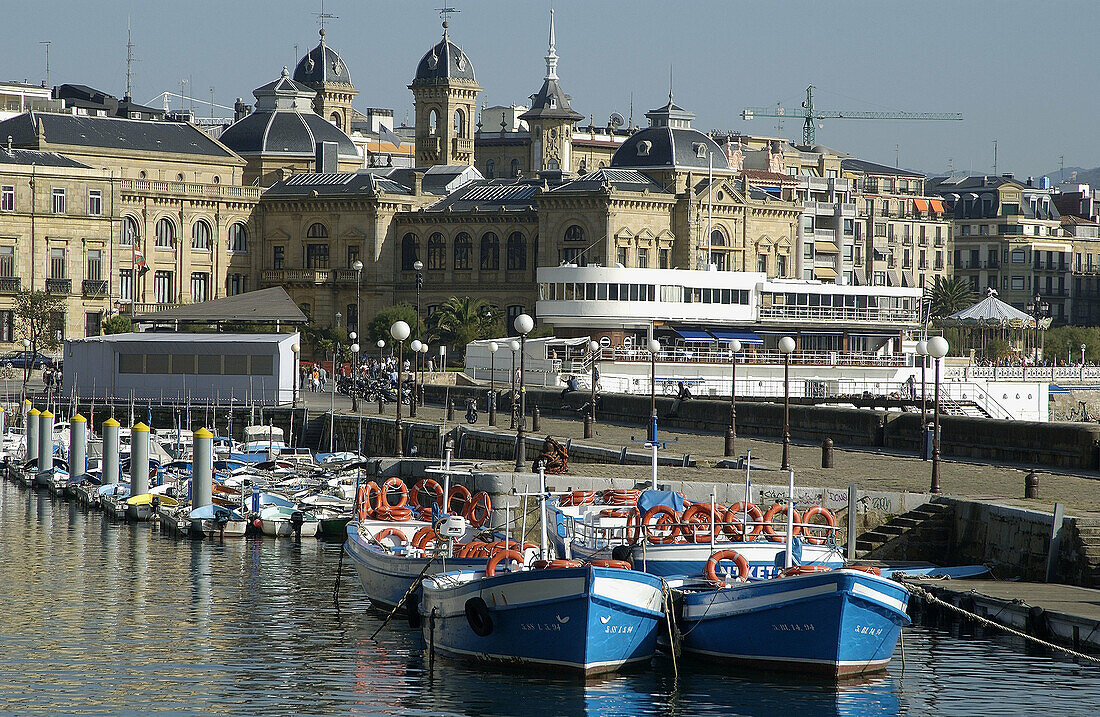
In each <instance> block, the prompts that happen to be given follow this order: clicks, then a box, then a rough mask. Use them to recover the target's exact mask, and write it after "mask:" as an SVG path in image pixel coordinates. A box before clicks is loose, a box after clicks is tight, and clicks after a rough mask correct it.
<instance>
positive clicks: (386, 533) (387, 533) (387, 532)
mask: <svg viewBox="0 0 1100 717" xmlns="http://www.w3.org/2000/svg"><path fill="white" fill-rule="evenodd" d="M391 536H396V537H398V538H400V539H401V542H400V543H398V544H397V545H395V546H393V547H395V548H400V547H403V546H405V545H408V544H409V539H408V538H407V537H406V536H405V533H403V532H402V531H401V529H400V528H383V529H382V530H380V531H378V532H377V533H375V534H374V540H375V542H378V543H381V542H382V541H383V540H385V539H386V538H389V537H391Z"/></svg>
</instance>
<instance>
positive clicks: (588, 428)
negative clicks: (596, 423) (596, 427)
mask: <svg viewBox="0 0 1100 717" xmlns="http://www.w3.org/2000/svg"><path fill="white" fill-rule="evenodd" d="M584 437H585V438H591V437H592V414H591V413H585V414H584Z"/></svg>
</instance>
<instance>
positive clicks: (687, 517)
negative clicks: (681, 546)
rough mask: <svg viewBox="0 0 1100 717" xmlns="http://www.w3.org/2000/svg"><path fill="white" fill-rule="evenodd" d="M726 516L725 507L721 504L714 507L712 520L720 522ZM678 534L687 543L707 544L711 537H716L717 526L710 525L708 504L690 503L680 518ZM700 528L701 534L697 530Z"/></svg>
mask: <svg viewBox="0 0 1100 717" xmlns="http://www.w3.org/2000/svg"><path fill="white" fill-rule="evenodd" d="M725 514H726V506H724V505H722V504H721V503H716V504H715V505H714V520H715V521H720V520H722V518H723V516H725ZM680 520H681V521H682V524H681V525H680V534H681V535H682V536H684V539H685V540H687V541H688V542H689V543H709V542H710V540H711V538H712V537H717V532H718V530H719V529H718V526H717V525H716V524H712V523H711V507H710V503H692V504H691V505H690V506H688V509H687V510H685V511H684V514H683V515H682V516H680ZM700 528H702V532H700V531H699V529H700Z"/></svg>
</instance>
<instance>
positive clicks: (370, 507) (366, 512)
mask: <svg viewBox="0 0 1100 717" xmlns="http://www.w3.org/2000/svg"><path fill="white" fill-rule="evenodd" d="M371 496H373V497H374V500H373V501H372V500H371ZM355 502H356V503H357V504H358V505H357V509H356V511H357V512H358V513H359V520H360V521H365V520H367V519H368V518H370V517H371V516H372V515H374V511H376V510H378V506H379V505H380V504H381V503H382V491H381V490H379V488H378V484H377V483H375V482H374V481H368V482H367V483H365V484H363V485H361V486H359V493H358V494H357V495H356V496H355Z"/></svg>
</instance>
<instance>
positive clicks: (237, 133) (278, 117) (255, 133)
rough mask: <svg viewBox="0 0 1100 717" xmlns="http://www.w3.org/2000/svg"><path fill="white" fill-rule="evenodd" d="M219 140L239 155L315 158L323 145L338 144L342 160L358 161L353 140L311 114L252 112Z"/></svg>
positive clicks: (229, 128)
mask: <svg viewBox="0 0 1100 717" xmlns="http://www.w3.org/2000/svg"><path fill="white" fill-rule="evenodd" d="M218 139H219V141H220V142H221V143H222V144H224V145H225V146H226V147H229V148H230V149H231V150H233V151H234V152H236V153H237V154H240V155H252V154H284V155H289V154H294V155H308V156H310V157H312V156H313V155H314V154H315V153H316V148H317V145H318V144H319V143H321V142H335V143H336V144H337V154H338V155H339V156H340V157H347V158H357V157H358V156H359V155H358V152H356V150H355V144H354V143H353V142H352V141H351V138H350V137H348V136H347V135H346V134H344V133H343V132H342V131H340V128H339V127H337V126H335V125H334V124H332V123H331V122H329V121H328V120H326V119H325V118H324V117H321V116H320V115H315V114H313V113H312V112H293V111H288V110H277V111H274V112H272V111H259V112H253V113H252V114H250V115H248V116H247V117H244V118H242V119H241V120H239V121H238V122H236V123H234V124H233V125H231V126H230V127H228V128H226V130H225V132H222V136H221V137H219V138H218Z"/></svg>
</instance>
